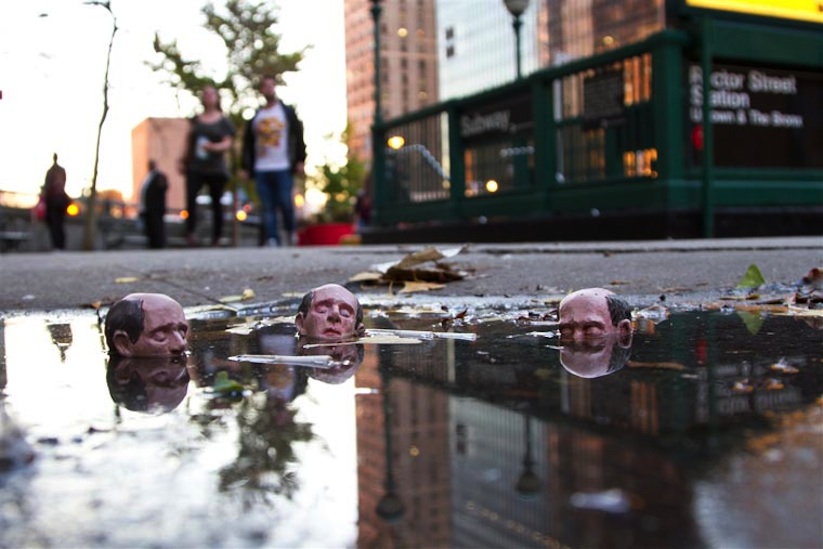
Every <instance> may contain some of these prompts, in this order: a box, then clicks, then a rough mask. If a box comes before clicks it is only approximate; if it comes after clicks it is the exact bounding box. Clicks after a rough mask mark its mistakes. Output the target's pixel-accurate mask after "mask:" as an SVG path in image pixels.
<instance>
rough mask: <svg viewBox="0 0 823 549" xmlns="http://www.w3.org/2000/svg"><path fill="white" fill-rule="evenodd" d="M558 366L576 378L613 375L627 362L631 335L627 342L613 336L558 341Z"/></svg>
mask: <svg viewBox="0 0 823 549" xmlns="http://www.w3.org/2000/svg"><path fill="white" fill-rule="evenodd" d="M560 345H561V347H560V364H562V365H563V368H565V369H566V371H568V372H569V373H570V374H574V375H576V376H578V377H600V376H605V375H608V374H613V373H614V372H616V371H617V370H619V369H621V368H622V367H623V366H625V365H626V363H627V362H628V361H629V356H631V352H632V347H631V335H629V337H628V340H626V338H621V337H620V336H617V335H615V334H611V335H607V336H600V337H592V338H588V339H584V340H581V341H563V340H562V339H561V341H560Z"/></svg>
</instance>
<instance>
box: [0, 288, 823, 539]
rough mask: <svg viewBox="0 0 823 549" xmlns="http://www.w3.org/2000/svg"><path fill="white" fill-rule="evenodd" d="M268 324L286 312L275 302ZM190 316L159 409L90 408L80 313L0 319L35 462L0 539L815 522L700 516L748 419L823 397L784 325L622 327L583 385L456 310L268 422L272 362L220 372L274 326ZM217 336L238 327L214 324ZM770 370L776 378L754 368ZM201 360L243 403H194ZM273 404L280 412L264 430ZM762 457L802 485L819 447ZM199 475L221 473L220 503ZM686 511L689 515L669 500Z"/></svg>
mask: <svg viewBox="0 0 823 549" xmlns="http://www.w3.org/2000/svg"><path fill="white" fill-rule="evenodd" d="M460 305H461V304H460V303H454V304H451V305H450V306H449V310H451V311H452V312H451V313H447V312H445V311H444V310H443V309H442V308H438V307H431V308H428V309H426V308H422V307H411V308H407V309H404V310H402V311H398V310H394V311H392V310H385V309H384V310H377V308H376V307H375V306H370V305H367V309H369V311H370V313H371V314H369V319H368V322H367V325H368V327H370V328H403V329H408V330H440V329H442V325H443V323H442V319H443V318H444V317H451V318H452V319H454V318H455V317H456V313H459V312H460V311H462V310H466V309H463V308H461V306H460ZM520 305H522V304H520ZM536 308H537V307H536ZM269 312H270V313H271V315H272V316H274V317H279V319H280V320H281V322H282V321H283V320H287V319H288V318H289V315H288V311H286V310H271V311H269ZM531 312H532V313H534V311H531ZM198 314H199V318H200V319H199V320H193V321H192V334H191V338H190V346H191V348H192V355H191V357H190V359H189V364H190V365H191V366H194V367H196V371H194V370H193V374H194V375H193V376H192V380H191V381H190V382H189V386H188V390H187V394H186V396H185V398H184V399H183V400H182V401H181V402H180V404H179V405H178V406H177V407H176V408H174V409H173V410H171V411H170V412H168V413H165V414H146V413H140V412H133V411H130V410H127V409H124V408H122V407H120V408H118V407H117V406H115V404H114V403H113V402H112V399H111V397H110V395H109V389H108V387H107V384H106V375H105V374H106V363H107V357H106V355H105V353H104V348H103V337H102V334H101V331H100V329H99V328H98V325H97V317H96V316H95V315H93V314H78V315H76V316H66V317H61V318H53V317H52V318H50V317H47V316H46V317H38V316H29V317H24V318H15V319H11V320H7V321H6V322H5V325H4V327H3V328H2V331H0V335H2V336H3V337H2V342H3V356H4V358H5V360H4V363H3V364H4V370H3V369H0V384H2V380H3V379H4V376H3V374H5V379H6V386H5V388H4V389H3V392H4V394H5V395H6V397H5V399H4V407H5V409H6V410H8V411H9V412H10V413H11V414H12V415H13V417H14V418H16V419H17V420H18V422H19V423H20V424H21V425H22V426H24V427H25V428H26V430H27V431H28V435H29V439H30V440H31V442H32V443H33V445H34V447H35V450H36V451H37V453H38V458H37V460H36V461H35V462H34V464H33V465H32V466H31V467H29V468H28V469H24V470H22V471H17V472H15V473H12V474H11V475H7V476H6V477H5V480H4V477H1V476H0V487H3V490H0V494H2V495H0V507H1V508H2V509H3V510H4V512H3V514H2V515H0V532H2V533H0V545H2V546H20V545H53V546H68V545H70V546H134V545H141V546H145V545H147V544H150V545H152V546H157V547H166V546H168V547H172V546H215V547H217V546H220V547H229V546H231V547H236V546H252V547H256V546H265V547H316V546H324V547H327V546H335V547H337V546H355V545H361V546H364V545H380V546H388V545H391V544H399V543H401V542H402V543H403V544H407V545H411V546H491V545H494V546H524V547H525V546H535V547H553V546H562V545H569V546H578V545H596V546H604V545H621V544H623V542H625V540H631V543H630V545H633V546H644V545H646V546H661V545H665V546H674V547H689V546H694V545H701V544H703V542H704V541H705V540H702V541H701V535H703V536H706V535H708V534H706V532H710V533H711V537H712V538H711V539H712V543H722V541H723V540H734V541H735V542H741V543H744V544H745V542H746V541H747V540H751V539H752V538H751V537H746V535H749V536H751V535H754V534H750V533H746V532H744V534H746V535H743V534H740V532H739V531H738V532H737V535H730V534H729V531H730V530H729V529H731V530H734V529H735V528H738V530H740V531H743V530H744V529H743V527H742V525H743V523H744V521H745V522H746V523H747V524H749V523H751V522H752V520H753V518H752V517H756V516H757V513H771V512H772V511H773V514H771V515H769V516H777V511H776V509H777V508H778V506H780V505H782V506H783V507H786V506H788V508H789V509H792V510H793V511H795V516H798V517H803V516H819V514H818V515H815V514H814V513H817V512H818V511H819V510H820V509H819V507H820V504H819V502H820V499H821V498H820V490H818V491H817V492H816V493H814V491H812V493H811V494H809V493H808V492H806V493H805V497H803V495H802V494H801V497H800V498H799V500H797V501H799V502H800V503H797V501H796V498H795V496H798V494H797V493H796V488H794V487H792V486H788V487H787V486H785V485H784V486H782V488H781V490H782V491H783V492H784V493H785V492H788V493H789V494H790V495H791V496H792V497H791V498H788V497H784V498H783V499H782V500H781V499H780V498H775V497H774V495H773V494H772V495H769V496H768V497H771V498H772V499H773V500H774V501H775V503H774V504H772V506H771V507H769V506H768V505H767V506H766V509H765V510H764V509H763V508H761V509H759V510H758V509H749V508H748V507H746V505H747V498H739V501H738V502H736V503H730V502H729V501H722V505H724V506H725V509H726V510H729V511H730V512H734V513H733V514H735V516H740V517H745V519H743V518H741V519H740V520H739V521H738V525H737V526H736V525H735V524H734V522H733V521H732V522H731V523H730V524H728V525H725V526H718V525H717V524H716V523H713V522H712V518H711V516H713V515H717V514H718V513H714V514H711V513H709V514H707V513H706V512H704V510H705V509H710V508H712V505H713V504H714V505H718V498H717V497H716V496H712V494H716V493H719V492H722V491H723V489H724V487H725V486H726V483H728V482H729V480H728V478H726V477H724V476H723V475H721V474H718V473H717V470H722V469H723V467H725V466H727V465H728V463H732V462H734V461H735V460H737V461H741V460H743V459H744V457H742V456H747V455H748V456H751V454H750V453H749V450H745V449H746V448H750V447H751V445H752V443H754V442H757V441H758V440H759V439H758V437H759V436H761V435H762V436H765V435H768V433H769V432H770V431H769V425H770V422H772V421H773V420H774V419H775V418H776V417H777V418H780V417H784V416H786V413H787V412H792V411H794V410H804V409H807V407H808V405H809V404H810V403H812V402H814V401H815V399H816V398H818V397H819V396H820V394H821V392H823V362H822V360H823V350H821V347H820V335H821V332H820V331H819V330H814V329H813V328H811V327H810V326H808V325H806V324H805V323H803V322H801V321H800V320H796V319H791V318H775V317H768V318H765V319H763V322H760V323H756V325H755V324H752V323H751V322H748V323H747V322H745V320H746V319H742V318H741V317H739V316H738V315H735V314H719V313H688V314H673V315H672V316H670V317H669V318H668V319H667V320H665V321H664V322H660V323H659V324H655V323H653V322H643V323H641V329H640V330H639V331H638V332H637V333H636V335H635V338H634V342H633V345H632V350H631V358H630V362H629V364H628V365H627V366H626V367H624V368H621V369H618V370H617V371H616V372H615V373H613V374H610V375H606V376H603V377H601V378H597V379H583V378H579V377H575V376H573V375H571V374H569V373H568V372H567V371H566V370H565V369H564V368H563V367H562V365H561V364H560V360H559V354H558V348H557V346H558V341H557V340H556V339H555V338H553V337H551V335H552V334H551V322H550V321H547V318H548V317H547V316H546V315H543V314H542V313H541V314H531V315H530V314H529V309H528V308H523V307H521V306H516V307H507V306H505V304H503V305H500V304H499V303H498V304H495V305H493V306H489V307H488V308H487V309H481V308H478V304H477V303H475V304H474V308H472V309H471V314H470V315H468V316H466V317H465V318H460V319H459V320H457V321H455V323H454V324H453V325H454V327H455V329H456V330H457V331H467V332H474V333H477V334H478V339H477V341H474V342H471V341H454V340H431V341H424V342H422V343H420V344H419V345H412V346H408V345H366V346H365V358H364V361H363V364H362V366H360V367H359V368H358V370H357V372H356V374H355V375H354V376H353V377H351V378H347V379H345V380H344V381H343V382H341V383H337V384H331V383H324V382H322V381H321V380H319V379H315V378H311V377H310V378H308V379H307V380H306V389H305V392H302V393H301V392H300V391H298V394H297V395H296V396H294V400H293V401H292V402H289V403H288V404H285V405H284V406H280V407H279V408H278V407H277V406H274V405H271V401H270V400H268V399H269V398H270V396H267V395H272V394H285V395H288V396H287V398H290V397H291V393H289V392H288V390H286V391H285V392H283V391H281V392H280V393H278V392H277V391H276V390H274V389H277V387H276V386H277V385H278V383H281V382H282V381H283V379H284V377H283V375H281V374H284V373H285V372H286V370H284V371H282V372H280V373H279V374H278V373H277V372H275V373H274V375H271V376H269V377H268V378H267V377H266V376H265V375H263V373H265V372H269V373H271V370H267V369H266V368H265V367H262V366H259V367H254V366H252V365H249V364H237V363H231V362H230V361H227V360H226V358H227V357H229V356H231V355H235V354H243V353H269V354H289V353H290V352H293V350H294V349H293V343H294V342H293V339H294V338H293V329H292V328H291V326H288V325H284V324H282V323H280V324H275V325H267V324H269V323H268V322H259V321H261V320H265V319H263V318H262V317H259V318H248V319H243V318H240V319H238V318H230V317H220V315H213V317H212V318H208V316H209V315H207V314H205V313H202V312H201V313H198ZM283 315H285V316H283ZM749 320H751V319H749ZM240 323H244V324H246V325H247V327H248V326H252V327H254V328H255V329H252V330H242V329H240V330H238V329H234V330H232V333H229V332H227V331H226V328H227V327H231V326H234V327H235V328H236V326H237V325H238V324H240ZM49 325H51V326H49ZM752 326H755V327H754V328H753V327H752ZM755 331H756V332H757V333H756V334H754V333H753V332H755ZM61 353H62V354H61ZM777 363H782V364H790V365H792V366H795V367H797V368H798V369H799V372H798V373H797V374H791V375H788V374H785V373H781V372H778V371H776V370H772V369H771V366H772V365H774V364H777ZM710 365H711V366H712V367H709V366H710ZM221 370H222V371H227V372H229V374H230V376H231V377H232V378H233V379H236V380H238V381H239V382H242V383H243V384H244V385H245V386H246V388H247V391H246V392H245V393H244V394H245V395H246V396H245V397H243V398H240V399H239V400H236V401H229V402H225V403H223V404H221V405H219V406H217V405H215V401H214V400H212V399H211V397H210V396H209V394H208V392H207V390H208V386H209V385H210V384H211V383H213V382H214V379H215V378H216V373H217V372H219V371H221ZM769 380H778V381H779V382H780V383H781V384H782V386H781V387H778V386H777V385H774V384H772V385H769V383H770V382H769ZM266 388H267V389H266ZM264 389H265V390H264ZM267 390H268V391H269V392H267ZM267 403H268V404H267ZM281 404H282V403H281ZM284 409H285V410H289V411H291V412H293V414H294V415H293V418H292V419H291V420H288V419H286V420H283V418H286V417H287V416H283V415H282V414H283V410H284ZM387 412H390V414H391V416H390V418H389V421H388V423H386V422H384V420H383V418H384V417H385V414H386V413H387ZM283 421H285V423H283ZM278 422H279V423H278ZM289 441H291V442H289ZM387 441H388V443H389V444H390V446H389V447H388V450H390V452H389V453H388V454H387V453H386V452H387ZM818 441H819V433H818ZM747 445H748V446H747ZM818 446H819V444H818ZM772 450H773V449H772ZM770 451H771V450H770ZM278 452H279V454H278V455H279V456H280V457H281V458H283V460H284V461H283V462H277V460H276V459H275V457H276V456H275V454H277V453H278ZM290 452H293V454H294V455H293V456H291V457H290ZM781 452H784V454H782V455H784V456H787V459H786V462H787V463H792V464H794V466H795V467H800V466H797V465H796V464H797V463H801V464H803V463H807V462H809V460H811V463H812V464H814V463H817V465H818V467H817V469H812V472H813V474H814V471H818V477H819V476H820V474H821V473H819V471H821V469H823V467H821V465H823V463H821V462H820V461H819V460H820V459H821V455H820V454H821V452H820V451H819V450H818V451H817V453H814V452H813V451H810V450H809V449H808V448H805V447H804V446H803V444H799V445H798V447H797V448H795V449H794V450H793V449H792V448H781ZM804 452H806V453H804ZM809 452H811V453H809ZM768 456H771V457H770V458H769V459H774V456H775V453H774V452H773V451H771V453H768ZM798 456H799V457H798ZM804 456H805V457H804ZM748 459H751V458H750V457H749V458H748ZM387 460H390V461H391V468H390V471H391V474H388V473H387V469H386V463H387ZM804 460H805V461H804ZM814 460H818V461H817V462H815V461H814ZM780 465H781V464H780V463H779V462H771V472H770V473H768V474H770V475H775V476H774V478H773V479H772V480H773V482H774V483H777V484H779V483H780V481H781V479H785V477H781V476H780V475H781V472H780V471H781V467H780ZM757 470H758V471H759V469H757ZM712 471H714V473H713V474H709V473H711V472H712ZM707 472H708V473H707ZM795 472H796V471H795ZM230 473H231V474H230ZM735 474H736V475H737V476H739V475H740V474H747V473H745V472H742V470H741V471H738V472H737V473H735V472H734V471H732V473H731V478H737V477H735ZM758 474H762V473H758ZM232 475H234V476H232ZM761 480H762V479H761ZM221 481H222V482H227V483H228V485H226V486H224V489H222V490H221V489H220V485H221ZM292 481H294V486H296V488H295V490H294V492H293V494H292V495H291V497H288V496H286V495H285V492H287V491H288V490H287V486H286V485H288V484H289V483H290V482H292ZM760 485H768V482H761V483H760ZM255 486H256V487H258V489H253V488H254V487H255ZM817 486H820V483H817ZM387 488H393V489H394V491H395V493H396V496H397V497H398V498H399V501H401V502H402V504H403V510H404V512H403V514H402V517H401V520H400V521H399V522H396V521H389V522H387V521H385V520H381V519H380V518H378V514H377V513H376V511H375V509H376V508H377V506H378V502H380V501H381V498H382V497H383V496H385V492H386V490H387ZM804 488H806V489H807V488H808V483H806V485H805V486H804ZM761 489H765V488H762V486H761ZM383 501H384V505H385V504H386V501H385V500H383ZM55 502H59V503H58V504H57V505H55ZM696 502H700V506H702V507H704V508H705V509H704V510H703V511H701V509H695V510H693V509H692V506H693V505H696ZM787 502H788V503H787ZM791 502H794V503H791ZM809 502H811V503H812V504H811V505H807V503H809ZM815 502H817V504H816V505H817V507H815ZM731 505H737V508H736V509H730V506H731ZM792 505H794V507H792ZM770 509H771V511H770ZM721 514H722V513H721ZM384 516H385V515H384ZM395 518H396V517H395ZM767 518H768V517H767ZM755 522H756V520H755ZM768 522H769V521H768V520H766V521H764V523H768ZM809 522H811V523H815V521H809ZM723 528H726V530H725V531H724V530H723ZM785 530H787V531H788V530H792V528H786V529H785ZM794 530H799V531H800V533H798V532H797V531H795V532H794V534H795V535H806V534H804V533H803V529H802V528H801V529H794ZM806 531H808V529H807V530H806ZM779 534H780V535H783V534H785V532H782V533H779ZM773 535H775V536H777V535H778V533H773ZM812 535H814V534H812ZM774 539H775V540H780V539H788V538H778V537H775V538H774ZM801 539H803V538H801ZM806 539H808V538H806ZM620 540H623V541H620ZM768 541H769V540H768V539H764V538H762V537H761V538H758V543H766V542H768ZM817 541H823V540H817Z"/></svg>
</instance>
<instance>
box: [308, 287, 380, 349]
mask: <svg viewBox="0 0 823 549" xmlns="http://www.w3.org/2000/svg"><path fill="white" fill-rule="evenodd" d="M294 323H295V325H296V326H297V334H298V335H299V336H301V337H307V338H310V339H313V340H317V341H346V340H350V339H352V338H355V337H360V336H362V335H363V334H364V333H365V331H366V328H365V325H364V324H363V308H362V307H361V306H360V302H359V301H358V300H357V297H356V296H355V295H354V294H353V293H351V292H350V291H349V290H347V289H346V288H344V287H343V286H340V285H339V284H325V285H323V286H319V287H317V288H315V289H313V290H311V291H309V292H307V293H306V295H304V296H303V300H302V301H301V302H300V306H299V307H298V309H297V316H296V317H295V319H294Z"/></svg>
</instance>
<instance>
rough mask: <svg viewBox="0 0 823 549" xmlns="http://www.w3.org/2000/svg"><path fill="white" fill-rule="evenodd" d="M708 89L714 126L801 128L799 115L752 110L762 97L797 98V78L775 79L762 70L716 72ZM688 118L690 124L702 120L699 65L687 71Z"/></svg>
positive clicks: (701, 76)
mask: <svg viewBox="0 0 823 549" xmlns="http://www.w3.org/2000/svg"><path fill="white" fill-rule="evenodd" d="M709 82H710V83H711V90H710V95H709V105H710V106H711V109H712V111H711V120H712V123H714V124H736V125H738V126H746V125H750V126H758V127H772V128H802V127H803V126H804V121H803V116H802V115H800V114H794V113H784V112H780V111H777V110H774V109H772V110H771V111H769V112H766V111H765V110H761V109H758V108H756V107H755V106H753V104H754V105H756V102H757V101H756V100H757V98H758V97H762V96H763V95H797V93H798V92H797V77H796V76H794V75H788V76H775V75H770V74H767V73H766V72H765V71H763V70H750V71H749V72H748V73H744V72H734V71H733V70H729V69H725V68H723V69H719V70H716V71H714V72H712V74H711V76H710V77H709ZM689 85H690V87H689V95H690V98H691V106H692V108H691V109H690V111H689V112H690V118H691V121H692V122H694V123H700V122H702V120H703V71H702V70H701V68H700V66H699V65H692V66H691V67H690V70H689Z"/></svg>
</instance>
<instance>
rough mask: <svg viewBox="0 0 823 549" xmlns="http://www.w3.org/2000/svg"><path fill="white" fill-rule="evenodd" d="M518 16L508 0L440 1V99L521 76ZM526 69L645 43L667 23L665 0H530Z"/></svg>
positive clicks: (523, 37)
mask: <svg viewBox="0 0 823 549" xmlns="http://www.w3.org/2000/svg"><path fill="white" fill-rule="evenodd" d="M512 23H513V19H512V16H511V15H510V14H509V12H508V11H507V10H506V6H505V4H504V3H503V0H474V1H472V2H456V1H454V0H438V1H437V39H438V41H439V43H440V46H439V48H438V66H439V70H440V72H439V78H440V89H439V91H440V100H441V101H442V100H446V99H451V98H456V97H462V96H465V95H470V94H473V93H477V92H479V91H483V90H486V89H490V88H494V87H497V86H501V85H504V84H506V83H508V82H510V81H511V80H513V79H514V78H515V77H516V74H517V71H516V66H515V65H516V63H515V59H516V49H515V48H516V41H515V33H514V28H513V26H512ZM521 23H522V26H521V29H520V56H521V73H522V74H523V75H524V76H525V75H528V74H529V73H532V72H534V71H536V70H539V69H542V68H546V67H549V66H552V65H559V64H562V63H565V62H568V61H570V60H572V59H578V58H581V57H588V56H591V55H594V54H595V53H599V52H601V51H603V50H606V49H610V48H615V47H619V46H625V45H626V44H630V43H632V42H636V41H638V40H642V39H643V38H645V37H647V36H648V35H650V34H652V33H654V32H656V31H659V30H661V29H662V28H664V26H665V6H664V0H531V2H529V6H528V7H527V8H526V11H525V12H523V15H522V16H521Z"/></svg>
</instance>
